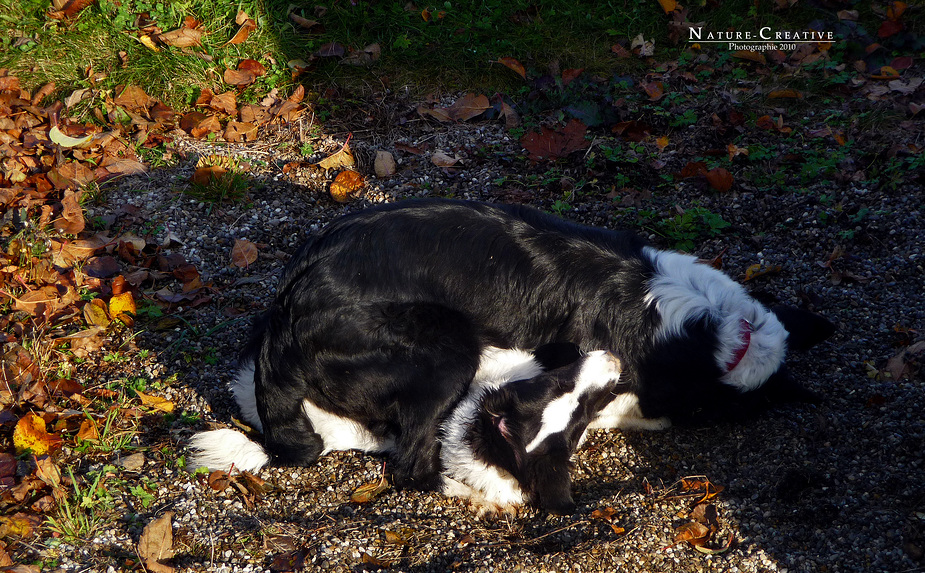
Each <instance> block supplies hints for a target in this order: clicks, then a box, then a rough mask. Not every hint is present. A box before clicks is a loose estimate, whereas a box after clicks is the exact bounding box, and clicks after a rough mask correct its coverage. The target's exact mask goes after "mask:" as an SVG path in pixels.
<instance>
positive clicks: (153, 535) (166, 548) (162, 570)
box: [138, 511, 174, 573]
mask: <svg viewBox="0 0 925 573" xmlns="http://www.w3.org/2000/svg"><path fill="white" fill-rule="evenodd" d="M173 515H174V514H173V512H172V511H168V512H167V513H165V514H164V515H162V516H160V517H158V518H157V519H155V520H153V521H151V522H150V523H148V525H146V526H145V528H144V531H142V532H141V537H140V538H139V539H138V555H139V556H140V557H141V558H142V559H143V560H144V562H145V567H146V568H147V570H148V571H153V572H154V573H173V571H174V568H173V567H171V566H170V565H167V564H166V563H165V561H167V560H169V559H171V558H172V557H173V555H174V548H173Z"/></svg>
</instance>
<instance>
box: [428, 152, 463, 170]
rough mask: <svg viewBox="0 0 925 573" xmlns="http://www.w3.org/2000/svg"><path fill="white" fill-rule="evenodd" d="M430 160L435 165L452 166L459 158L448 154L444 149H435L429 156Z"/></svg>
mask: <svg viewBox="0 0 925 573" xmlns="http://www.w3.org/2000/svg"><path fill="white" fill-rule="evenodd" d="M430 162H431V163H433V164H434V165H436V166H437V167H452V166H454V165H456V164H457V163H459V158H458V157H454V156H452V155H449V154H448V153H446V152H445V151H440V150H437V151H435V152H434V153H433V155H431V156H430Z"/></svg>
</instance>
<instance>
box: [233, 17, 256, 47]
mask: <svg viewBox="0 0 925 573" xmlns="http://www.w3.org/2000/svg"><path fill="white" fill-rule="evenodd" d="M235 23H237V24H238V26H240V27H239V28H238V31H237V32H236V33H235V35H234V37H232V38H231V39H230V40H228V42H227V43H226V45H228V44H231V45H238V44H243V43H244V42H245V41H246V40H247V37H248V36H250V33H251V31H253V30H256V29H257V22H255V21H254V20H253V19H252V18H251V17H250V16H248V15H247V12H244V11H243V10H240V11H239V12H238V15H237V17H235Z"/></svg>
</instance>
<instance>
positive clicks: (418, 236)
mask: <svg viewBox="0 0 925 573" xmlns="http://www.w3.org/2000/svg"><path fill="white" fill-rule="evenodd" d="M784 328H786V331H785V330H784ZM787 332H789V342H787ZM831 332H832V325H831V324H830V323H829V322H828V321H826V320H825V319H823V318H821V317H818V316H817V315H812V314H810V313H807V312H804V311H799V310H796V309H786V310H781V311H780V312H779V313H778V314H777V316H775V314H774V313H771V312H768V311H767V309H765V308H764V307H762V306H761V305H759V304H758V303H757V302H755V301H754V299H752V298H751V297H749V296H748V295H746V294H745V292H744V289H742V287H741V286H739V285H738V284H736V283H734V282H733V281H731V280H730V279H728V277H726V276H725V275H724V274H722V273H721V272H719V271H716V270H714V269H712V268H710V267H708V266H706V265H700V264H697V263H696V261H695V260H694V259H693V257H689V256H686V255H680V254H677V253H672V252H668V251H658V250H656V249H653V248H651V247H648V246H646V243H645V242H644V241H643V240H641V239H640V238H638V237H637V236H635V235H633V234H630V233H623V232H614V231H609V230H605V229H599V228H591V227H585V226H580V225H577V224H573V223H570V222H567V221H564V220H562V219H558V218H555V217H552V216H549V215H546V214H543V213H541V212H539V211H536V210H534V209H530V208H526V207H521V206H509V205H488V204H480V203H472V202H461V201H447V200H421V201H406V202H401V203H397V204H390V205H385V206H380V207H374V208H370V209H367V210H364V211H362V212H359V213H356V214H352V215H349V216H345V217H343V218H341V219H338V220H336V221H334V222H333V223H331V224H330V225H328V226H327V227H326V228H324V229H323V230H322V231H321V232H319V233H317V234H316V235H314V236H312V237H311V238H309V239H308V241H307V242H306V243H305V245H304V246H302V247H301V249H300V250H299V251H298V253H297V254H296V255H295V256H294V258H293V259H292V261H291V262H290V263H289V265H288V267H287V268H286V271H285V273H284V275H283V277H282V280H281V283H280V285H279V290H278V294H277V296H276V298H275V300H274V301H273V303H272V304H271V305H270V308H269V310H268V312H267V313H266V315H265V316H264V317H263V319H262V320H261V321H260V323H259V324H258V326H257V327H256V329H255V332H254V335H253V340H252V342H251V343H250V345H249V348H248V349H247V351H246V352H245V355H244V360H245V362H252V363H253V364H254V389H255V393H256V408H257V413H258V414H259V418H260V421H261V423H262V428H263V432H264V445H265V448H266V450H267V452H268V453H269V455H270V458H271V460H272V462H273V463H276V464H280V465H308V464H311V463H312V462H314V461H315V460H316V459H317V457H318V456H319V454H320V452H321V451H322V447H323V444H322V442H321V440H320V438H319V436H318V435H317V434H316V433H315V431H314V430H313V428H312V425H311V423H310V422H309V421H308V419H307V417H306V416H305V415H303V414H302V402H303V400H305V399H307V400H310V401H311V402H313V403H314V404H316V405H317V406H318V407H319V408H321V409H323V410H326V411H329V412H332V413H334V414H336V415H338V416H342V417H345V418H349V419H353V420H356V421H357V422H359V423H360V424H362V425H364V426H365V427H367V428H369V429H370V430H371V431H372V432H373V433H377V434H382V435H386V434H389V435H395V436H396V442H397V443H396V446H397V447H396V449H395V452H394V453H393V461H394V466H393V467H392V471H393V475H394V477H395V479H396V483H398V484H399V485H406V486H414V487H418V488H424V489H428V488H434V487H437V486H438V485H439V481H440V477H439V475H440V457H439V442H438V439H437V431H438V428H439V424H440V421H441V418H442V417H444V416H446V415H447V413H448V412H449V411H450V410H451V408H452V407H453V406H454V404H456V403H457V402H459V400H460V399H461V398H462V397H463V396H464V395H465V394H466V391H467V388H468V386H469V383H470V381H471V380H472V377H473V375H474V374H475V372H476V369H477V367H478V364H479V356H480V354H481V353H482V351H483V349H485V348H486V347H488V346H495V347H500V348H536V347H538V346H541V345H543V344H546V343H550V342H571V343H574V344H577V345H578V346H579V347H581V349H582V350H595V349H606V350H610V351H612V352H614V353H615V354H616V355H617V356H619V357H620V359H621V361H622V363H623V366H624V369H625V371H624V374H623V377H622V378H621V385H622V384H626V383H628V386H627V388H630V389H631V390H630V391H629V392H627V393H626V394H624V395H620V396H617V398H616V399H615V400H614V402H613V404H612V405H611V406H610V407H608V409H607V411H606V412H604V413H602V415H601V416H600V417H599V419H598V421H597V426H598V427H602V426H623V427H639V428H659V427H664V426H665V425H667V424H668V421H669V420H689V419H694V418H697V417H699V416H709V415H711V414H713V413H717V412H719V413H730V412H741V411H744V410H745V409H748V408H752V407H754V406H755V405H757V404H760V403H764V402H765V401H766V400H767V399H769V398H775V399H776V398H783V399H804V398H806V397H807V396H808V393H807V392H806V391H804V390H802V388H801V387H800V386H799V385H797V384H795V383H793V382H792V380H791V379H790V378H789V376H788V375H787V373H786V369H785V367H784V365H783V359H784V353H785V351H786V345H788V344H789V346H790V347H796V348H807V347H809V346H811V345H813V344H815V343H817V342H819V341H821V340H823V339H825V338H826V337H827V336H829V335H830V334H831Z"/></svg>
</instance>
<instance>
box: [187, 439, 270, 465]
mask: <svg viewBox="0 0 925 573" xmlns="http://www.w3.org/2000/svg"><path fill="white" fill-rule="evenodd" d="M190 448H192V449H193V450H194V453H193V455H192V458H191V460H190V461H191V464H190V466H189V467H191V468H192V469H195V468H199V467H207V468H209V469H210V470H226V471H227V470H229V469H230V468H231V466H232V465H233V466H234V467H235V468H237V469H238V470H241V471H248V472H252V471H256V470H259V469H260V468H262V467H264V466H266V465H269V464H270V456H269V454H267V452H266V450H264V449H263V446H261V445H260V444H258V443H257V442H255V441H253V440H251V439H250V438H248V437H247V436H245V435H244V434H242V433H241V432H238V431H236V430H228V429H225V430H212V431H209V432H200V433H198V434H196V435H195V436H193V437H192V439H191V440H190Z"/></svg>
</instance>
